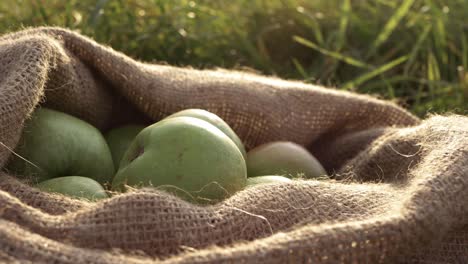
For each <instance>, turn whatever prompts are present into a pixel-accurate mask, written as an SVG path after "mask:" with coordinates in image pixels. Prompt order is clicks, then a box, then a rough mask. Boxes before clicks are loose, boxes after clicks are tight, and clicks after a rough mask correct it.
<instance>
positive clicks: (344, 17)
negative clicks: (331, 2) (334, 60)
mask: <svg viewBox="0 0 468 264" xmlns="http://www.w3.org/2000/svg"><path fill="white" fill-rule="evenodd" d="M350 14H351V0H343V4H342V6H341V19H340V29H339V31H338V40H337V44H336V45H337V46H336V50H337V51H340V50H341V49H342V48H343V46H344V43H345V39H346V31H347V28H348V23H349V16H350Z"/></svg>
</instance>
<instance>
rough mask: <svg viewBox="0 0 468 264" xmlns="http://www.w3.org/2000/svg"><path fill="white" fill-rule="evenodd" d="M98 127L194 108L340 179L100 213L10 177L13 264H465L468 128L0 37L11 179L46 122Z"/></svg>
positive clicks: (326, 93) (0, 133)
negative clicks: (304, 154) (281, 143)
mask: <svg viewBox="0 0 468 264" xmlns="http://www.w3.org/2000/svg"><path fill="white" fill-rule="evenodd" d="M40 106H48V107H51V108H54V109H57V110H61V111H64V112H67V113H70V114H73V115H76V116H78V117H80V118H82V119H84V120H87V121H89V122H90V123H92V124H94V125H95V126H97V127H98V128H100V129H102V130H103V131H106V130H107V129H109V128H111V127H114V126H117V125H120V124H124V123H129V122H132V123H142V124H149V123H150V122H154V121H157V120H159V119H161V118H163V117H164V116H166V115H169V114H171V113H173V112H176V111H178V110H181V109H185V108H193V107H196V108H204V109H207V110H209V111H212V112H214V113H216V114H218V115H219V116H221V117H222V118H223V119H224V120H226V122H227V123H229V124H230V125H231V126H232V127H233V129H234V130H235V131H236V132H237V133H238V135H239V136H240V138H242V140H243V141H244V143H245V145H246V147H247V149H250V148H252V147H254V146H257V145H259V144H262V143H265V142H269V141H275V140H289V141H294V142H297V143H299V144H301V145H304V146H306V147H308V148H309V149H310V151H311V152H312V153H313V154H314V155H315V156H316V157H317V158H318V159H319V160H320V161H321V162H322V163H323V165H324V167H325V168H326V169H327V171H328V172H329V173H330V174H333V175H334V179H333V180H322V181H318V180H308V181H305V180H298V181H294V182H292V183H289V184H280V185H278V184H273V185H263V186H258V187H254V188H249V189H246V190H244V191H241V192H239V193H237V194H235V195H234V196H232V197H231V198H229V199H228V200H226V201H224V202H222V203H219V204H216V205H213V206H205V207H202V206H196V205H193V204H189V203H187V202H184V201H182V200H180V199H178V198H176V197H173V196H171V195H169V194H166V193H164V192H162V191H158V190H154V189H146V190H139V191H136V192H131V193H127V194H121V195H116V196H114V197H112V198H110V199H107V200H104V201H101V202H98V203H89V202H86V201H78V200H74V199H70V198H66V197H63V196H59V195H53V194H46V193H42V192H39V191H38V190H36V189H33V188H31V187H29V186H28V185H26V184H24V183H21V182H19V181H18V180H16V179H15V178H14V177H13V176H12V175H9V173H8V171H5V170H4V172H2V173H1V175H0V179H1V180H0V260H1V261H4V262H9V263H15V262H17V263H153V262H163V263H220V262H226V263H243V262H244V263H302V262H312V263H398V262H401V263H408V262H412V263H457V262H459V263H463V262H466V261H467V260H468V218H467V217H468V203H467V201H468V118H467V117H463V116H433V117H431V118H428V119H426V120H424V121H420V120H418V119H417V118H416V117H414V116H412V115H411V114H409V113H408V112H407V111H405V110H403V109H401V108H399V107H397V106H396V105H394V104H391V103H388V102H384V101H380V100H376V99H373V98H371V97H369V96H364V95H357V94H353V93H349V92H342V91H336V90H332V89H325V88H322V87H318V86H313V85H308V84H304V83H301V82H293V81H285V80H280V79H277V78H273V77H263V76H258V75H254V74H250V73H245V72H235V71H227V70H196V69H189V68H177V67H171V66H167V65H156V64H154V65H151V64H146V63H142V62H138V61H135V60H133V59H131V58H129V57H126V56H125V55H123V54H121V53H118V52H115V51H113V50H112V49H111V48H108V47H105V46H103V45H100V44H97V43H96V42H94V41H92V40H90V39H88V38H86V37H83V36H81V35H79V34H77V33H74V32H71V31H68V30H64V29H60V28H36V29H26V30H23V31H21V32H17V33H13V34H8V35H4V36H2V37H1V38H0V142H1V143H2V144H1V145H2V148H1V150H0V165H1V166H2V167H3V166H4V165H5V164H6V162H7V160H8V159H9V157H10V156H11V155H12V152H11V150H12V149H14V148H15V146H16V144H17V142H18V140H19V137H20V135H21V129H22V127H23V124H24V121H25V120H26V119H27V118H28V117H29V116H30V114H31V113H32V111H33V110H34V109H35V108H36V107H40Z"/></svg>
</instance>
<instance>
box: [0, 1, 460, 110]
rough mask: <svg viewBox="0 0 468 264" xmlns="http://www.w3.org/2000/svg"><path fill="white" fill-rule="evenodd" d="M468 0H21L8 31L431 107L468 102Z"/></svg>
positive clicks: (5, 9) (10, 11) (10, 8)
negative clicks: (85, 40) (78, 38)
mask: <svg viewBox="0 0 468 264" xmlns="http://www.w3.org/2000/svg"><path fill="white" fill-rule="evenodd" d="M467 18H468V1H467V0H445V1H443V0H400V1H391V0H374V1H371V0H369V1H366V0H324V1H320V0H317V1H307V0H302V1H301V0H231V1H224V0H198V1H196V0H193V1H187V0H98V1H90V0H70V1H62V0H50V1H47V0H14V1H1V2H0V33H6V32H11V31H15V30H19V29H21V28H24V27H28V26H40V25H55V26H64V27H68V28H71V29H75V30H78V31H80V32H81V33H83V34H85V35H88V36H91V37H92V38H94V39H96V40H97V41H98V42H101V43H105V44H108V45H110V46H112V47H113V48H114V49H116V50H119V51H122V52H124V53H126V54H128V55H130V56H132V57H133V58H137V59H139V60H144V61H152V62H167V63H169V64H172V65H181V66H183V65H191V66H194V67H197V68H212V67H225V68H243V67H248V68H251V69H255V70H257V71H259V72H261V73H264V74H268V75H277V76H280V77H283V78H288V79H300V80H305V81H306V82H310V83H315V84H322V85H326V86H330V87H335V88H338V89H346V90H352V91H357V92H360V93H369V94H373V95H376V96H378V97H380V98H385V99H388V100H393V101H396V102H398V103H399V104H400V105H403V106H404V107H406V108H408V109H410V110H411V111H413V112H414V113H416V114H417V115H419V116H421V117H424V116H426V115H427V114H428V113H445V112H452V113H461V114H466V113H467V112H468V100H467V99H468V19H467Z"/></svg>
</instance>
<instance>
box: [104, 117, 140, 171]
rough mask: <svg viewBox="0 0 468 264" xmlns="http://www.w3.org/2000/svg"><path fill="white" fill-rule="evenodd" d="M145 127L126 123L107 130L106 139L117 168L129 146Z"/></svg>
mask: <svg viewBox="0 0 468 264" xmlns="http://www.w3.org/2000/svg"><path fill="white" fill-rule="evenodd" d="M143 128H145V127H144V126H140V125H126V126H122V127H118V128H114V129H112V130H110V131H109V132H107V134H106V141H107V145H109V149H110V152H111V154H112V160H113V161H114V165H115V168H116V169H118V168H119V164H120V161H121V160H122V157H123V155H124V154H125V151H126V150H127V148H128V146H130V143H132V141H133V139H134V138H135V137H136V135H138V133H140V131H141V130H143Z"/></svg>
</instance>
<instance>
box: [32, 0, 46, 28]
mask: <svg viewBox="0 0 468 264" xmlns="http://www.w3.org/2000/svg"><path fill="white" fill-rule="evenodd" d="M35 2H36V3H37V8H38V9H39V14H41V17H42V20H43V21H44V23H45V24H49V16H48V15H47V12H46V10H45V8H44V5H43V3H42V1H41V0H38V1H35Z"/></svg>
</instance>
